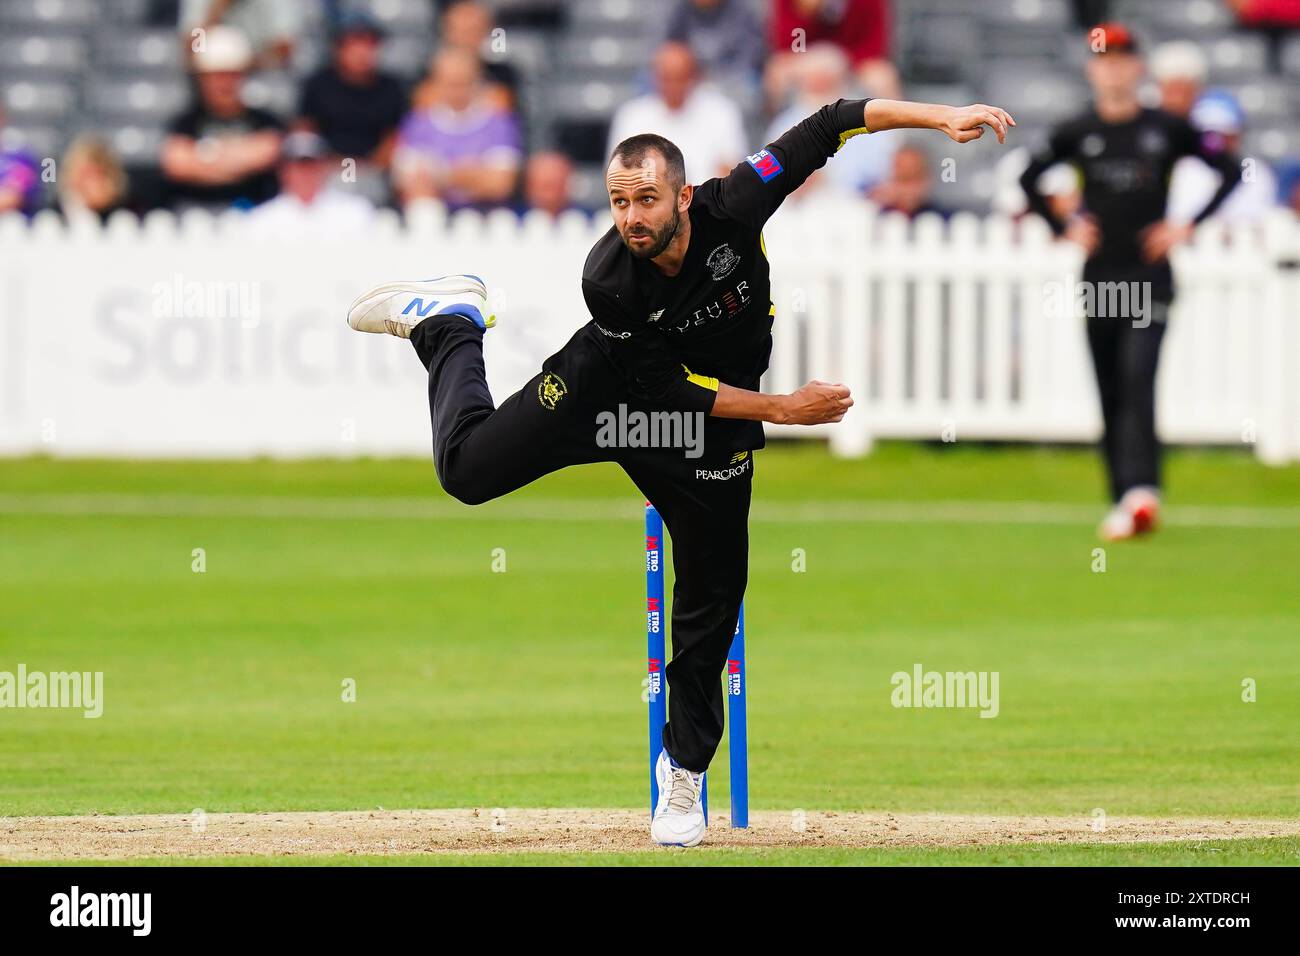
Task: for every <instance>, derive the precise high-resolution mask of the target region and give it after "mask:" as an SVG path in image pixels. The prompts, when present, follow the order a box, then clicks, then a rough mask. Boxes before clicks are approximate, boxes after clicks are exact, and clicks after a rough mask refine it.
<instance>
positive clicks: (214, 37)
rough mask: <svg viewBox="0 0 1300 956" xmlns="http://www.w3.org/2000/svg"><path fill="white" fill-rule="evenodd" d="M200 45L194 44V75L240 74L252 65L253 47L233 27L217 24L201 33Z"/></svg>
mask: <svg viewBox="0 0 1300 956" xmlns="http://www.w3.org/2000/svg"><path fill="white" fill-rule="evenodd" d="M201 39H202V44H201V45H200V44H199V43H196V44H195V46H198V49H196V50H195V51H194V71H195V72H196V73H228V72H232V71H236V72H242V71H244V70H247V69H248V68H249V67H250V66H252V65H253V47H252V45H251V44H250V43H249V42H248V38H247V37H245V36H244V34H242V33H240V32H239V31H238V30H236V29H235V28H234V27H228V26H224V25H222V24H217V25H216V26H211V27H208V28H207V29H206V30H204V31H203V34H202V37H201Z"/></svg>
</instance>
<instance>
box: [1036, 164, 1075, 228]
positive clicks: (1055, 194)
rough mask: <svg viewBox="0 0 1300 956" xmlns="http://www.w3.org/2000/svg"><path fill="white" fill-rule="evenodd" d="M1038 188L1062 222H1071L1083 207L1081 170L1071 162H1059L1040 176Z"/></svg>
mask: <svg viewBox="0 0 1300 956" xmlns="http://www.w3.org/2000/svg"><path fill="white" fill-rule="evenodd" d="M1038 190H1039V192H1041V193H1042V194H1043V196H1044V197H1046V199H1047V208H1048V209H1050V210H1052V215H1054V216H1056V217H1058V218H1059V219H1060V220H1061V221H1062V222H1070V221H1071V220H1073V219H1074V217H1075V216H1077V215H1078V214H1079V211H1080V210H1081V209H1083V190H1082V189H1081V188H1080V183H1079V171H1078V170H1077V169H1075V168H1074V167H1073V166H1071V165H1070V164H1069V163H1057V164H1056V165H1055V166H1053V167H1052V168H1050V169H1048V170H1047V171H1046V172H1044V173H1043V175H1041V176H1039V177H1038ZM1022 192H1023V190H1022Z"/></svg>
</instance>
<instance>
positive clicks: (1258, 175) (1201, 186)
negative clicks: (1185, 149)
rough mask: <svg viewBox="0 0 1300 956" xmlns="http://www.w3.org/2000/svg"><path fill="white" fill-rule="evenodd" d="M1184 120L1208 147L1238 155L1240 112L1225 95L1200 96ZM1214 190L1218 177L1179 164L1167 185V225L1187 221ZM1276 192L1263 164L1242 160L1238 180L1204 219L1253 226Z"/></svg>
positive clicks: (1242, 127)
mask: <svg viewBox="0 0 1300 956" xmlns="http://www.w3.org/2000/svg"><path fill="white" fill-rule="evenodd" d="M1189 119H1190V120H1191V123H1192V126H1194V127H1195V128H1196V129H1197V130H1198V131H1199V132H1200V134H1201V137H1202V139H1203V140H1205V141H1206V143H1207V145H1208V146H1209V147H1210V148H1211V149H1213V150H1215V151H1216V152H1222V151H1227V152H1228V153H1231V154H1233V155H1237V156H1240V155H1242V150H1241V135H1242V133H1243V132H1244V131H1245V128H1246V114H1245V112H1244V111H1243V110H1242V108H1241V105H1240V104H1239V103H1238V102H1237V100H1236V98H1235V97H1234V96H1233V95H1232V94H1231V93H1228V92H1226V91H1224V90H1211V91H1210V92H1208V93H1206V94H1205V95H1204V96H1202V97H1201V98H1200V99H1199V100H1197V101H1196V105H1195V106H1193V107H1192V113H1191V116H1190V117H1189ZM1218 187H1219V174H1218V173H1216V172H1215V171H1214V170H1213V169H1211V168H1210V167H1209V166H1207V165H1206V164H1205V163H1201V162H1196V161H1194V160H1193V161H1189V160H1187V159H1181V160H1179V161H1178V163H1177V164H1175V166H1174V171H1173V176H1172V178H1171V179H1170V184H1169V203H1168V206H1167V216H1168V218H1169V219H1170V221H1172V222H1191V220H1192V219H1193V217H1195V215H1196V214H1197V212H1198V211H1200V210H1201V209H1204V208H1205V204H1206V202H1208V201H1209V198H1210V196H1212V195H1214V191H1215V190H1216V189H1217V188H1218ZM1277 193H1278V190H1277V177H1276V176H1275V175H1274V174H1273V170H1272V169H1270V168H1269V165H1268V163H1266V162H1265V161H1264V160H1263V159H1261V158H1260V157H1258V156H1247V157H1245V158H1244V159H1243V160H1242V165H1241V182H1240V183H1239V184H1238V186H1237V188H1236V189H1234V190H1233V191H1232V192H1231V193H1229V194H1228V198H1227V199H1225V200H1224V201H1223V205H1222V206H1220V207H1219V208H1218V210H1216V211H1215V213H1214V214H1213V215H1212V216H1210V217H1209V218H1210V219H1212V220H1215V221H1217V222H1225V223H1230V224H1242V223H1257V222H1259V221H1260V220H1262V219H1263V218H1264V217H1265V216H1267V215H1268V213H1269V211H1270V210H1272V209H1275V208H1276V207H1277V205H1278V202H1277Z"/></svg>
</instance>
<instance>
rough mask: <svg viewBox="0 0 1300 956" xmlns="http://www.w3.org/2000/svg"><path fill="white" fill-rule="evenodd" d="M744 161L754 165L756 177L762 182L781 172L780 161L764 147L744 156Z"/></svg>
mask: <svg viewBox="0 0 1300 956" xmlns="http://www.w3.org/2000/svg"><path fill="white" fill-rule="evenodd" d="M745 161H746V162H748V163H749V165H751V166H753V167H754V172H756V173H758V178H759V179H761V180H763V182H768V181H770V180H771V179H772V178H773V177H774V176H779V175H780V173H781V169H782V167H781V163H780V161H778V160H777V158H776V157H775V156H773V155H772V154H771V153H769V152H768V151H767V150H765V149H760V150H759V151H758V152H757V153H754V154H753V155H752V156H746V157H745Z"/></svg>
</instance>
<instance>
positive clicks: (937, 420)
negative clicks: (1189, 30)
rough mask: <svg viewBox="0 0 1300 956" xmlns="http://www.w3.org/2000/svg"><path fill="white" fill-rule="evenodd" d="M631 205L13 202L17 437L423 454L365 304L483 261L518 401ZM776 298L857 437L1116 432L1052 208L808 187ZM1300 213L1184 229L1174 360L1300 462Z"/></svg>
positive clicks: (7, 283)
mask: <svg viewBox="0 0 1300 956" xmlns="http://www.w3.org/2000/svg"><path fill="white" fill-rule="evenodd" d="M605 224H606V220H605V219H604V218H603V217H598V219H597V220H596V222H594V223H589V222H587V221H586V219H585V218H584V217H581V216H576V215H575V216H569V217H565V218H563V219H561V220H560V221H559V222H558V223H552V222H551V221H550V220H548V219H546V218H544V217H540V216H530V217H528V218H527V219H525V220H524V221H523V222H522V223H520V222H519V221H518V220H517V219H516V218H515V217H514V216H513V215H512V214H510V213H506V212H500V213H493V214H491V215H488V216H480V215H478V214H475V213H467V212H466V213H458V214H456V215H455V216H453V217H451V218H448V217H446V215H445V214H444V213H443V211H442V210H441V209H440V208H438V207H434V206H430V207H425V208H422V209H420V210H417V211H416V212H415V213H413V214H412V215H411V216H410V217H409V219H408V221H407V222H406V223H405V224H402V223H400V222H399V221H398V219H397V217H396V216H394V215H381V216H380V217H379V219H378V220H377V221H376V223H375V226H374V228H373V229H371V230H369V231H368V232H367V233H366V234H365V235H364V236H363V237H357V238H356V239H355V240H349V241H336V240H331V239H328V238H325V237H316V236H313V237H304V238H303V239H302V240H300V241H296V242H272V241H265V240H255V239H253V238H252V237H250V236H249V235H247V234H246V233H245V230H244V228H243V224H242V220H241V219H240V218H239V216H238V215H237V214H230V215H227V216H223V217H221V218H219V219H215V220H214V219H212V218H211V217H208V216H206V215H204V214H187V215H186V216H185V217H183V218H181V219H180V220H177V219H176V218H175V217H173V216H171V215H170V214H168V213H162V212H160V213H153V214H150V215H149V216H148V217H147V218H146V220H145V221H144V222H143V223H138V222H137V221H136V220H135V219H134V218H132V217H130V216H127V215H120V216H118V217H115V218H114V219H113V220H112V221H111V222H110V223H109V225H108V227H107V228H105V229H100V228H99V227H98V226H93V225H84V224H78V225H75V226H72V227H68V226H64V225H63V224H62V223H61V222H59V221H58V220H56V219H54V218H53V217H51V216H48V215H42V216H39V217H37V219H36V220H35V221H33V222H32V223H26V222H24V221H23V220H21V219H18V218H17V217H13V216H10V217H6V218H4V219H3V220H0V453H4V454H23V453H29V452H47V453H51V454H68V455H92V454H93V455H119V456H136V455H139V456H145V455H150V456H244V455H253V454H266V455H274V456H305V455H324V456H339V455H357V454H381V455H386V454H419V455H423V454H426V453H427V451H428V444H429V439H428V411H427V407H426V406H425V400H424V391H423V372H422V370H421V369H420V367H419V364H418V363H417V362H416V361H415V359H414V358H413V357H411V356H410V354H409V346H408V345H406V343H402V342H399V341H396V340H392V339H387V338H384V337H378V336H366V337H362V336H358V335H356V334H355V333H352V332H351V331H350V330H348V329H347V328H346V326H345V325H344V323H343V316H344V314H345V312H346V309H347V305H348V303H349V302H350V301H351V300H352V299H353V298H354V297H355V296H356V295H357V294H358V293H359V292H360V291H362V290H364V289H365V288H366V287H367V286H369V285H371V284H373V283H376V282H380V281H388V280H391V279H393V278H396V277H402V276H429V275H438V274H443V273H448V272H461V271H465V272H475V273H478V274H480V275H483V276H485V277H486V278H487V279H488V280H489V283H490V285H491V286H492V287H493V288H494V296H495V301H494V306H495V308H496V311H497V313H498V315H499V316H500V318H501V323H500V327H499V328H498V329H496V330H494V331H492V332H491V333H490V334H489V335H488V337H487V343H488V345H487V362H488V368H489V378H490V381H491V384H492V388H493V392H494V394H495V395H496V396H497V397H498V398H503V397H504V396H505V395H507V394H509V392H510V391H513V390H514V389H515V388H518V387H519V385H521V384H522V383H523V382H525V381H526V380H527V379H528V378H529V377H530V376H531V374H532V373H533V372H534V371H535V370H536V368H537V367H538V365H539V363H540V362H541V360H542V359H543V358H544V357H545V356H546V355H548V354H550V353H551V352H553V351H555V350H556V349H558V348H559V347H560V346H561V345H563V343H564V342H565V340H566V339H567V338H568V336H569V335H571V334H572V332H573V331H574V330H575V329H577V328H578V327H579V326H580V325H582V324H583V323H584V322H585V321H586V319H587V313H586V310H585V306H584V304H583V300H582V295H581V289H580V286H579V275H580V272H581V268H582V263H583V260H584V259H585V257H586V254H587V250H588V249H589V248H590V246H591V244H592V243H593V242H594V241H595V239H596V238H597V237H598V236H599V235H600V233H601V232H603V231H604V228H605ZM766 240H767V249H768V254H769V258H770V260H771V262H772V273H773V299H774V301H775V303H776V307H777V318H776V324H775V333H774V335H775V347H774V349H773V356H772V367H771V370H770V371H769V373H768V376H767V379H766V381H765V383H764V386H765V388H766V389H767V390H769V391H789V390H791V389H793V388H795V387H797V386H798V385H800V384H802V383H803V382H804V381H806V380H807V379H809V378H821V379H830V380H837V381H844V382H846V383H847V384H849V385H850V386H852V388H853V391H854V394H855V396H856V398H857V405H856V407H855V408H854V409H853V410H852V411H851V412H850V413H849V415H848V416H846V418H845V419H844V421H843V422H841V423H840V424H838V425H834V426H826V427H824V428H813V429H807V428H802V429H801V428H781V427H771V428H770V432H771V433H772V434H774V435H780V436H782V437H792V436H802V437H821V438H825V439H829V440H830V442H831V446H832V448H833V449H834V450H835V451H836V452H837V453H840V454H846V455H852V454H861V453H865V452H866V451H868V450H869V449H870V447H871V445H872V442H873V441H874V440H876V439H878V438H920V439H936V440H940V439H949V440H964V439H1006V440H1032V441H1080V440H1091V439H1094V438H1095V437H1096V436H1097V434H1098V432H1099V430H1100V416H1099V413H1098V409H1097V399H1096V389H1095V385H1094V384H1093V381H1092V372H1091V365H1090V360H1089V357H1088V352H1087V345H1086V341H1085V337H1084V331H1083V322H1082V320H1081V319H1079V318H1078V317H1077V316H1074V315H1071V314H1070V311H1069V310H1068V309H1065V308H1062V305H1063V303H1064V302H1065V301H1066V298H1065V297H1064V293H1065V291H1066V290H1068V289H1071V288H1072V287H1073V286H1074V284H1075V282H1076V281H1077V277H1078V270H1079V265H1080V263H1079V260H1078V255H1077V253H1076V252H1075V251H1074V250H1073V249H1072V248H1071V247H1069V246H1065V245H1062V244H1059V243H1053V242H1051V241H1050V237H1049V236H1048V234H1047V231H1046V229H1045V228H1044V227H1043V226H1042V224H1041V223H1038V222H1037V221H1028V222H1024V223H1021V224H1020V226H1019V227H1018V228H1017V227H1015V226H1014V225H1013V224H1012V223H1010V222H1008V221H1005V220H1001V219H997V218H991V219H982V220H981V219H978V218H976V217H971V216H959V217H957V218H956V219H954V220H952V221H951V222H950V223H948V224H947V225H946V226H945V224H944V223H942V222H940V221H939V220H937V219H933V220H932V219H926V218H923V219H921V220H919V221H918V222H917V223H915V224H914V225H913V226H911V227H909V225H908V224H907V223H906V222H904V221H902V220H901V219H899V218H897V217H878V216H877V215H876V214H875V212H874V210H873V209H872V208H871V207H869V206H868V205H866V204H846V203H841V204H838V205H836V206H834V207H830V208H828V207H825V206H804V207H798V206H794V207H791V208H787V209H784V210H782V211H781V212H780V213H779V214H778V216H777V217H776V218H774V219H773V221H772V222H771V223H770V224H769V226H768V229H767V231H766ZM1298 261H1300V225H1298V224H1297V222H1296V220H1295V219H1293V218H1291V217H1289V216H1285V215H1283V216H1280V217H1279V218H1278V219H1277V220H1275V221H1271V222H1270V223H1268V224H1267V225H1266V226H1265V227H1263V228H1261V229H1259V230H1257V231H1244V232H1237V233H1233V234H1227V233H1225V232H1224V231H1223V230H1220V229H1218V228H1215V227H1212V226H1211V227H1206V228H1204V229H1202V231H1201V232H1200V233H1199V234H1198V236H1197V239H1196V241H1195V243H1193V244H1192V245H1190V246H1188V247H1185V248H1183V249H1181V250H1179V252H1178V254H1177V256H1176V258H1175V263H1174V264H1175V273H1176V276H1177V280H1178V286H1179V298H1178V301H1177V303H1176V305H1175V309H1174V312H1173V315H1172V317H1171V319H1170V323H1171V325H1170V330H1169V334H1168V336H1167V338H1166V340H1165V352H1164V355H1163V358H1162V364H1161V374H1160V380H1159V425H1160V431H1161V434H1162V437H1163V438H1164V439H1165V440H1166V441H1168V442H1171V443H1198V444H1199V443H1213V444H1232V445H1239V444H1241V443H1243V442H1248V443H1253V445H1254V447H1255V449H1256V452H1257V454H1258V455H1259V456H1260V458H1261V459H1263V460H1264V461H1267V462H1271V463H1281V462H1286V461H1292V460H1296V459H1300V306H1298V305H1297V303H1300V270H1297V268H1296V263H1297V262H1298Z"/></svg>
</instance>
